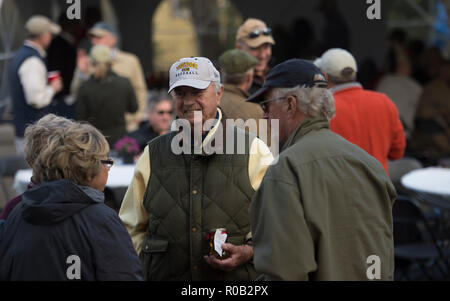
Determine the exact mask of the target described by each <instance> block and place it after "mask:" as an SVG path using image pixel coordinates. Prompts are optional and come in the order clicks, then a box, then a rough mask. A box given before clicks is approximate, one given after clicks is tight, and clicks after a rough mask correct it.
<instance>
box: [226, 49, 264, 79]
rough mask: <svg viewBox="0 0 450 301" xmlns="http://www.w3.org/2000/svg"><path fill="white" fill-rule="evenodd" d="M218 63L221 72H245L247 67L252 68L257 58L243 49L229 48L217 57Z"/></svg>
mask: <svg viewBox="0 0 450 301" xmlns="http://www.w3.org/2000/svg"><path fill="white" fill-rule="evenodd" d="M219 63H220V66H221V68H222V70H223V72H225V73H228V74H237V73H245V72H247V71H248V70H249V69H251V68H253V67H254V66H255V65H256V64H257V63H258V59H256V58H254V57H253V56H252V55H250V54H249V53H247V52H246V51H244V50H240V49H231V50H227V51H225V52H224V53H223V54H222V55H221V56H220V57H219Z"/></svg>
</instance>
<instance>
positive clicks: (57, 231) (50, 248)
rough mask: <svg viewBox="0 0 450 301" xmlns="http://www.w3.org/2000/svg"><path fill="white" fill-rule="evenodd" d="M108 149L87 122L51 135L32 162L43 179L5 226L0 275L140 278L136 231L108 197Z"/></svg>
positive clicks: (17, 277) (0, 244)
mask: <svg viewBox="0 0 450 301" xmlns="http://www.w3.org/2000/svg"><path fill="white" fill-rule="evenodd" d="M108 151H109V146H108V143H107V141H106V140H105V137H104V136H103V135H102V134H101V133H100V132H99V131H98V130H97V129H95V128H94V127H93V126H91V125H88V124H80V123H74V124H73V125H70V126H67V127H65V128H61V129H59V130H57V131H55V132H54V133H53V134H52V135H50V137H49V138H48V147H47V148H45V149H44V150H43V151H42V152H41V153H40V154H39V156H38V157H37V159H36V161H35V162H34V165H33V170H34V174H33V176H34V177H35V178H36V179H35V180H36V182H37V183H39V184H37V185H35V186H34V187H33V188H32V189H30V190H28V191H26V192H25V193H24V194H23V198H22V202H21V203H20V204H19V205H18V206H17V207H16V208H15V209H14V210H13V211H12V212H11V215H10V216H9V218H8V220H7V221H6V223H5V224H4V228H3V229H2V230H1V232H0V280H40V281H42V280H142V268H141V262H140V260H139V258H138V256H137V254H136V251H135V250H134V248H133V244H132V242H131V238H130V236H129V235H128V233H127V231H126V229H125V227H124V225H123V224H122V222H121V220H120V219H119V217H118V216H117V213H116V212H114V211H113V210H112V209H110V208H109V207H107V206H106V205H105V204H104V203H103V199H104V196H103V192H102V191H103V189H104V187H105V185H106V181H107V179H108V170H109V168H110V167H111V165H112V163H113V162H112V161H111V160H109V159H108V158H107V153H108Z"/></svg>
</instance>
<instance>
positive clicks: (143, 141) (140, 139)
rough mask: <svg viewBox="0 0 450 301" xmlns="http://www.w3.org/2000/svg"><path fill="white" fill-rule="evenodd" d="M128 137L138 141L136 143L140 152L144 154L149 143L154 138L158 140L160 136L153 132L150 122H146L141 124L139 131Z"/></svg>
mask: <svg viewBox="0 0 450 301" xmlns="http://www.w3.org/2000/svg"><path fill="white" fill-rule="evenodd" d="M127 136H128V137H130V138H133V139H135V140H136V142H137V143H138V144H139V150H140V151H141V152H142V151H144V148H145V147H146V146H147V143H149V142H150V141H151V140H152V139H153V138H156V137H158V136H159V135H158V133H157V132H155V131H154V130H153V128H152V126H151V125H150V122H148V120H146V121H143V122H141V124H140V125H139V128H138V129H137V130H135V131H133V132H131V133H129V134H128V135H127Z"/></svg>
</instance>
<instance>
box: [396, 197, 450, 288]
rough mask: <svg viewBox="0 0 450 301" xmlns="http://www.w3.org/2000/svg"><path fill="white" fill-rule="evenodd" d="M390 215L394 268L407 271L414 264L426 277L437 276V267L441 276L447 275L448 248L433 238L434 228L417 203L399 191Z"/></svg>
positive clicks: (432, 277)
mask: <svg viewBox="0 0 450 301" xmlns="http://www.w3.org/2000/svg"><path fill="white" fill-rule="evenodd" d="M392 215H393V220H394V245H395V258H396V269H397V268H399V269H403V270H405V271H406V273H408V271H409V270H410V268H411V266H416V267H419V268H420V271H421V272H422V273H423V275H424V276H425V277H426V278H427V279H436V277H435V275H436V273H437V271H439V274H440V276H442V277H444V279H445V278H447V277H448V275H449V270H450V269H449V264H448V261H447V258H446V257H447V251H446V250H445V249H443V248H442V244H441V242H440V241H438V240H437V239H436V235H435V233H434V229H433V228H432V227H431V226H430V224H429V222H428V220H427V218H426V216H425V214H424V213H423V211H422V210H421V208H420V207H419V205H418V204H417V203H416V202H415V201H414V200H413V199H411V198H409V197H407V196H404V195H400V196H399V197H398V198H397V200H396V201H395V202H394V206H393V209H392Z"/></svg>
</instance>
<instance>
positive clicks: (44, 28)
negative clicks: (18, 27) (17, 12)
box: [25, 15, 61, 35]
mask: <svg viewBox="0 0 450 301" xmlns="http://www.w3.org/2000/svg"><path fill="white" fill-rule="evenodd" d="M25 29H26V30H27V32H28V33H29V34H32V35H40V34H44V33H47V32H49V33H51V34H58V33H59V32H60V31H61V27H59V25H58V24H55V23H53V22H52V21H50V19H49V18H47V17H45V16H41V15H35V16H32V17H31V18H30V19H28V21H27V23H25Z"/></svg>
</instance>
